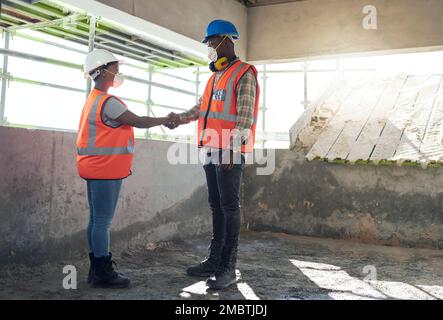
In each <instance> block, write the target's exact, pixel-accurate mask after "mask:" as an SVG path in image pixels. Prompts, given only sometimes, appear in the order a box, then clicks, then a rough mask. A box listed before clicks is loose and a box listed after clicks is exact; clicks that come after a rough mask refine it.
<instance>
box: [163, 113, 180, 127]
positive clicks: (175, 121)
mask: <svg viewBox="0 0 443 320" xmlns="http://www.w3.org/2000/svg"><path fill="white" fill-rule="evenodd" d="M167 118H168V122H167V123H165V127H166V128H168V129H171V130H172V129H175V128H177V127H178V126H179V125H181V124H183V123H184V122H183V121H182V120H181V119H180V116H179V115H178V114H176V113H174V112H171V113H170V114H168V116H167Z"/></svg>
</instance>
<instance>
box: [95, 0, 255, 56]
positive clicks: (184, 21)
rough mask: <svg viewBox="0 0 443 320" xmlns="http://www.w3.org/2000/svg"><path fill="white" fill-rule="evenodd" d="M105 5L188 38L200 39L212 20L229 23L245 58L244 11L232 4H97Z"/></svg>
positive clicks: (113, 0) (222, 0)
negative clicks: (235, 31) (238, 33)
mask: <svg viewBox="0 0 443 320" xmlns="http://www.w3.org/2000/svg"><path fill="white" fill-rule="evenodd" d="M99 2H102V3H104V4H107V5H109V6H112V7H114V8H117V9H119V10H122V11H125V12H127V13H130V14H132V15H134V16H137V17H140V18H143V19H145V20H147V21H150V22H152V23H155V24H157V25H160V26H162V27H165V28H168V29H170V30H172V31H175V32H178V33H180V34H183V35H185V36H188V37H190V38H192V39H194V40H197V41H201V40H202V39H203V36H204V33H205V30H206V26H207V25H208V23H209V22H210V21H212V20H214V19H225V20H229V21H231V22H232V23H234V24H235V25H236V27H237V28H238V30H239V32H240V36H241V40H239V41H238V42H237V44H236V50H237V54H238V55H239V56H240V57H241V58H242V59H245V58H246V45H247V38H248V33H247V9H246V7H244V6H243V5H242V4H240V3H239V2H236V1H233V0H203V1H202V0H149V1H146V0H125V1H120V0H99Z"/></svg>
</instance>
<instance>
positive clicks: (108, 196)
mask: <svg viewBox="0 0 443 320" xmlns="http://www.w3.org/2000/svg"><path fill="white" fill-rule="evenodd" d="M86 184H87V189H88V202H89V225H88V245H89V252H92V253H94V256H95V257H96V258H100V257H106V256H108V255H109V230H110V227H111V223H112V218H113V217H114V213H115V208H116V207H117V202H118V196H119V194H120V188H121V185H122V180H86Z"/></svg>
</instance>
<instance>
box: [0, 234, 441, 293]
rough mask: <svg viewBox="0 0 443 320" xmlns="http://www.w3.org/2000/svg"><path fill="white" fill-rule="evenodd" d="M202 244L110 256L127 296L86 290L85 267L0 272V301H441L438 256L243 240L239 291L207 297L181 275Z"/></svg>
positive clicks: (265, 238) (289, 240) (290, 240)
mask: <svg viewBox="0 0 443 320" xmlns="http://www.w3.org/2000/svg"><path fill="white" fill-rule="evenodd" d="M207 243H208V239H206V238H199V239H193V240H190V241H186V242H162V243H148V244H146V245H145V246H144V247H139V248H134V249H132V250H127V251H125V252H116V253H114V255H115V256H116V260H117V262H118V264H119V270H121V271H124V272H125V273H126V274H127V275H128V276H129V277H130V278H131V280H132V285H131V287H130V288H129V289H119V290H110V289H92V288H89V287H88V285H87V284H86V282H85V277H86V273H87V268H88V262H87V260H86V259H84V258H83V259H79V260H76V261H61V262H57V263H51V264H45V265H40V266H37V267H33V268H30V267H25V266H21V265H14V266H8V267H4V268H0V299H245V298H246V299H443V269H442V267H441V266H442V262H443V251H441V250H426V249H405V248H395V247H380V246H373V245H364V244H356V243H352V242H347V241H338V240H329V239H317V238H307V237H295V236H288V235H284V234H271V233H252V232H246V233H243V234H242V236H241V248H240V254H239V263H238V266H237V268H238V272H239V274H241V279H240V281H239V283H238V284H237V285H235V286H233V287H232V288H230V289H227V290H225V291H221V292H211V291H207V290H206V287H205V286H204V282H202V281H204V279H200V278H192V277H188V276H186V274H185V273H184V270H185V268H186V266H189V265H191V264H193V263H195V262H197V261H199V259H200V258H201V257H203V256H204V255H205V252H206V247H207ZM67 264H71V265H75V266H76V267H77V270H78V288H77V290H65V289H63V287H62V280H63V277H64V276H65V274H63V272H62V269H63V267H64V266H65V265H67Z"/></svg>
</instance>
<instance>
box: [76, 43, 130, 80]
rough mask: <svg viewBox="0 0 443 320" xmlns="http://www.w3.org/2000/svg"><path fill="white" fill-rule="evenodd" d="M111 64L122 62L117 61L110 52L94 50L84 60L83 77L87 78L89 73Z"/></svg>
mask: <svg viewBox="0 0 443 320" xmlns="http://www.w3.org/2000/svg"><path fill="white" fill-rule="evenodd" d="M111 62H118V63H122V62H123V61H121V60H118V59H117V58H116V57H115V56H114V55H113V54H112V53H111V52H109V51H108V50H104V49H95V50H93V51H91V52H89V53H88V55H87V56H86V59H85V64H84V66H83V70H84V72H85V76H88V75H89V74H90V73H91V71H93V70H95V69H97V68H99V67H101V66H105V65H107V64H108V63H111Z"/></svg>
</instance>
